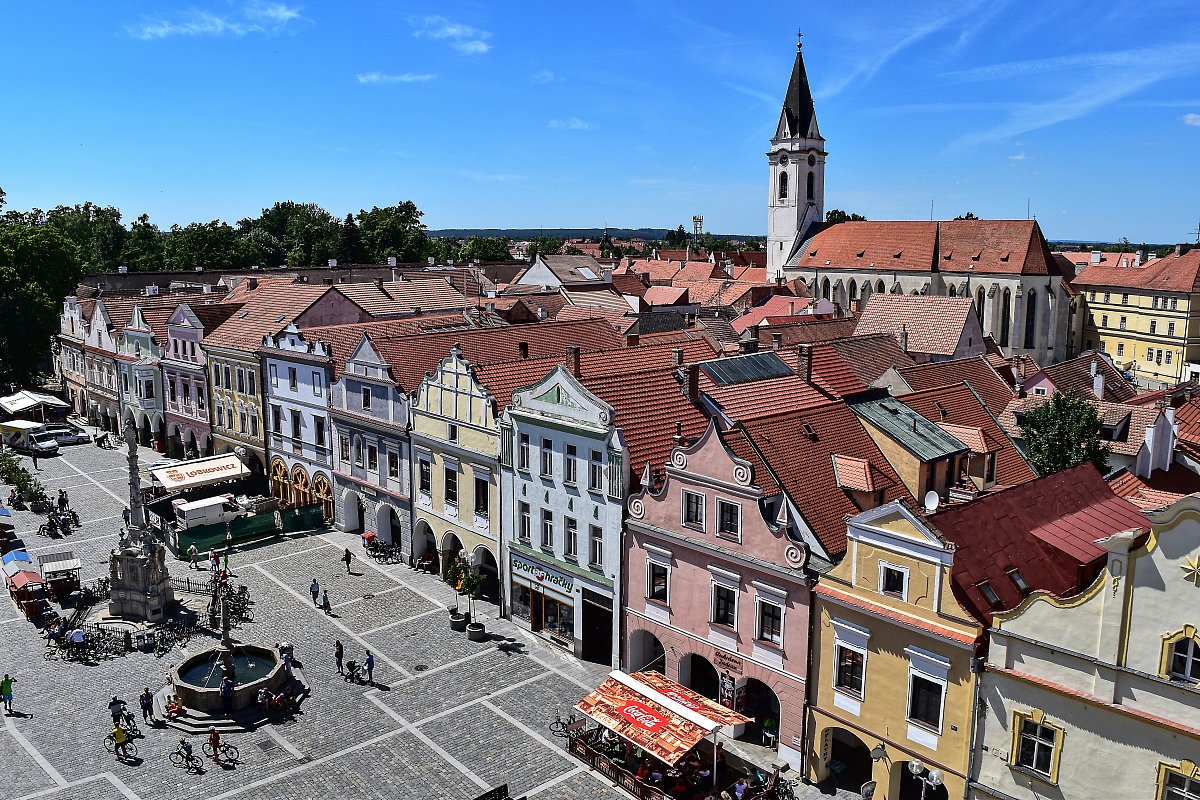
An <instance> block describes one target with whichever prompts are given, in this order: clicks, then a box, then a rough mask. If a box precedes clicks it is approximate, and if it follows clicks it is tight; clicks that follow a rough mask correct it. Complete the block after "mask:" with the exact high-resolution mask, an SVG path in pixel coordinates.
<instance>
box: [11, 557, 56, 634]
mask: <svg viewBox="0 0 1200 800" xmlns="http://www.w3.org/2000/svg"><path fill="white" fill-rule="evenodd" d="M20 563H24V562H20ZM29 566H30V567H32V565H29ZM5 580H6V583H7V584H8V593H9V594H10V595H12V598H13V600H15V601H16V602H17V607H18V608H20V609H21V613H23V614H24V615H25V616H26V617H27V618H28V619H31V620H35V621H41V620H42V619H43V618H44V617H45V615H46V613H47V612H48V611H50V610H51V609H50V603H49V602H48V601H47V600H46V593H45V590H44V588H45V587H44V585H43V583H42V576H41V575H39V574H38V573H36V572H34V571H33V570H32V569H24V570H18V571H16V572H14V573H13V574H12V575H11V576H10V575H7V574H6V575H5Z"/></svg>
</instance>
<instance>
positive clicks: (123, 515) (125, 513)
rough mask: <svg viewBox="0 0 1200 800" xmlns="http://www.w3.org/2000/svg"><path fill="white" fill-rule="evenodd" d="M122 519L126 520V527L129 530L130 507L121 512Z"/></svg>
mask: <svg viewBox="0 0 1200 800" xmlns="http://www.w3.org/2000/svg"><path fill="white" fill-rule="evenodd" d="M121 519H123V520H125V527H126V528H128V527H129V506H126V507H125V510H124V511H122V512H121Z"/></svg>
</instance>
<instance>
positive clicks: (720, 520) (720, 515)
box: [717, 500, 742, 540]
mask: <svg viewBox="0 0 1200 800" xmlns="http://www.w3.org/2000/svg"><path fill="white" fill-rule="evenodd" d="M717 534H718V535H720V536H725V537H728V538H730V539H739V540H740V539H741V537H742V507H741V506H739V505H738V504H737V503H730V502H729V501H728V500H718V501H717Z"/></svg>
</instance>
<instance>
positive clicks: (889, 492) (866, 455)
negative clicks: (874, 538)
mask: <svg viewBox="0 0 1200 800" xmlns="http://www.w3.org/2000/svg"><path fill="white" fill-rule="evenodd" d="M806 426H807V427H806ZM739 427H741V428H742V429H743V430H745V432H746V434H747V436H748V437H749V441H750V442H752V443H753V446H754V448H755V450H756V451H757V452H758V454H759V456H760V457H761V458H762V459H763V460H764V461H765V463H766V464H767V465H768V467H769V468H770V470H771V473H772V474H773V476H774V478H775V480H776V481H778V483H779V485H780V486H781V487H783V489H784V490H785V491H786V492H787V494H788V497H789V498H790V499H791V501H792V503H793V504H795V506H796V507H797V508H798V509H799V511H800V514H801V516H802V517H803V518H804V520H805V522H806V523H807V524H808V526H809V528H811V529H812V531H813V535H814V536H815V537H816V538H817V541H819V542H820V543H821V545H822V546H823V547H824V548H825V549H826V551H827V552H828V553H829V554H830V555H831V556H833V557H837V556H839V555H841V554H842V553H844V552H845V551H846V521H845V518H846V516H847V515H853V514H857V513H859V512H860V511H863V510H865V509H862V508H859V507H858V506H857V505H855V503H854V501H853V500H852V499H851V497H850V495H849V494H848V493H847V492H846V491H845V490H844V489H841V488H839V487H838V485H837V477H836V476H835V475H834V469H833V456H834V455H841V456H850V457H853V458H861V459H865V460H866V461H868V462H870V463H871V465H872V466H873V467H874V468H875V469H876V470H878V473H879V474H881V476H883V477H885V478H886V480H887V488H886V489H885V491H884V497H883V502H885V503H886V502H890V501H892V500H899V499H901V498H904V499H908V500H910V501H911V500H913V498H912V495H910V494H909V492H908V490H907V489H906V488H905V487H904V483H903V482H902V481H901V480H900V476H899V475H897V474H896V471H895V470H894V469H893V468H892V466H891V464H889V463H888V461H887V459H886V458H884V456H883V453H882V452H880V450H879V448H878V446H876V444H875V442H873V441H872V440H871V437H870V436H869V435H868V434H867V432H866V430H865V429H864V428H863V426H862V423H861V422H859V420H858V417H857V416H855V414H854V412H853V411H851V410H850V407H849V406H847V405H846V404H845V403H844V402H842V401H840V400H837V401H833V402H830V403H827V404H825V405H823V406H817V407H815V408H809V409H804V410H801V411H792V412H787V413H784V414H779V415H776V416H773V417H764V418H761V419H752V420H747V421H745V422H743V423H739ZM810 431H811V433H810ZM739 455H741V454H740V453H739ZM914 502H915V501H914Z"/></svg>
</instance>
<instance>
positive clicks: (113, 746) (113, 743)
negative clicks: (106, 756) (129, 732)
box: [104, 733, 138, 759]
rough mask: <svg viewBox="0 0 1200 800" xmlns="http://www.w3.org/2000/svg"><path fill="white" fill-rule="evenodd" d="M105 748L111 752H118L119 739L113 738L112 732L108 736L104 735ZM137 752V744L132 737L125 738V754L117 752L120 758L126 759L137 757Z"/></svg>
mask: <svg viewBox="0 0 1200 800" xmlns="http://www.w3.org/2000/svg"><path fill="white" fill-rule="evenodd" d="M104 749H105V750H107V751H108V752H110V753H116V752H117V740H116V739H114V738H113V735H112V734H111V733H110V734H109V735H108V736H105V737H104ZM137 754H138V750H137V745H136V744H134V742H133V740H132V739H126V740H125V752H124V754H121V753H117V757H118V758H126V759H129V758H137Z"/></svg>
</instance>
